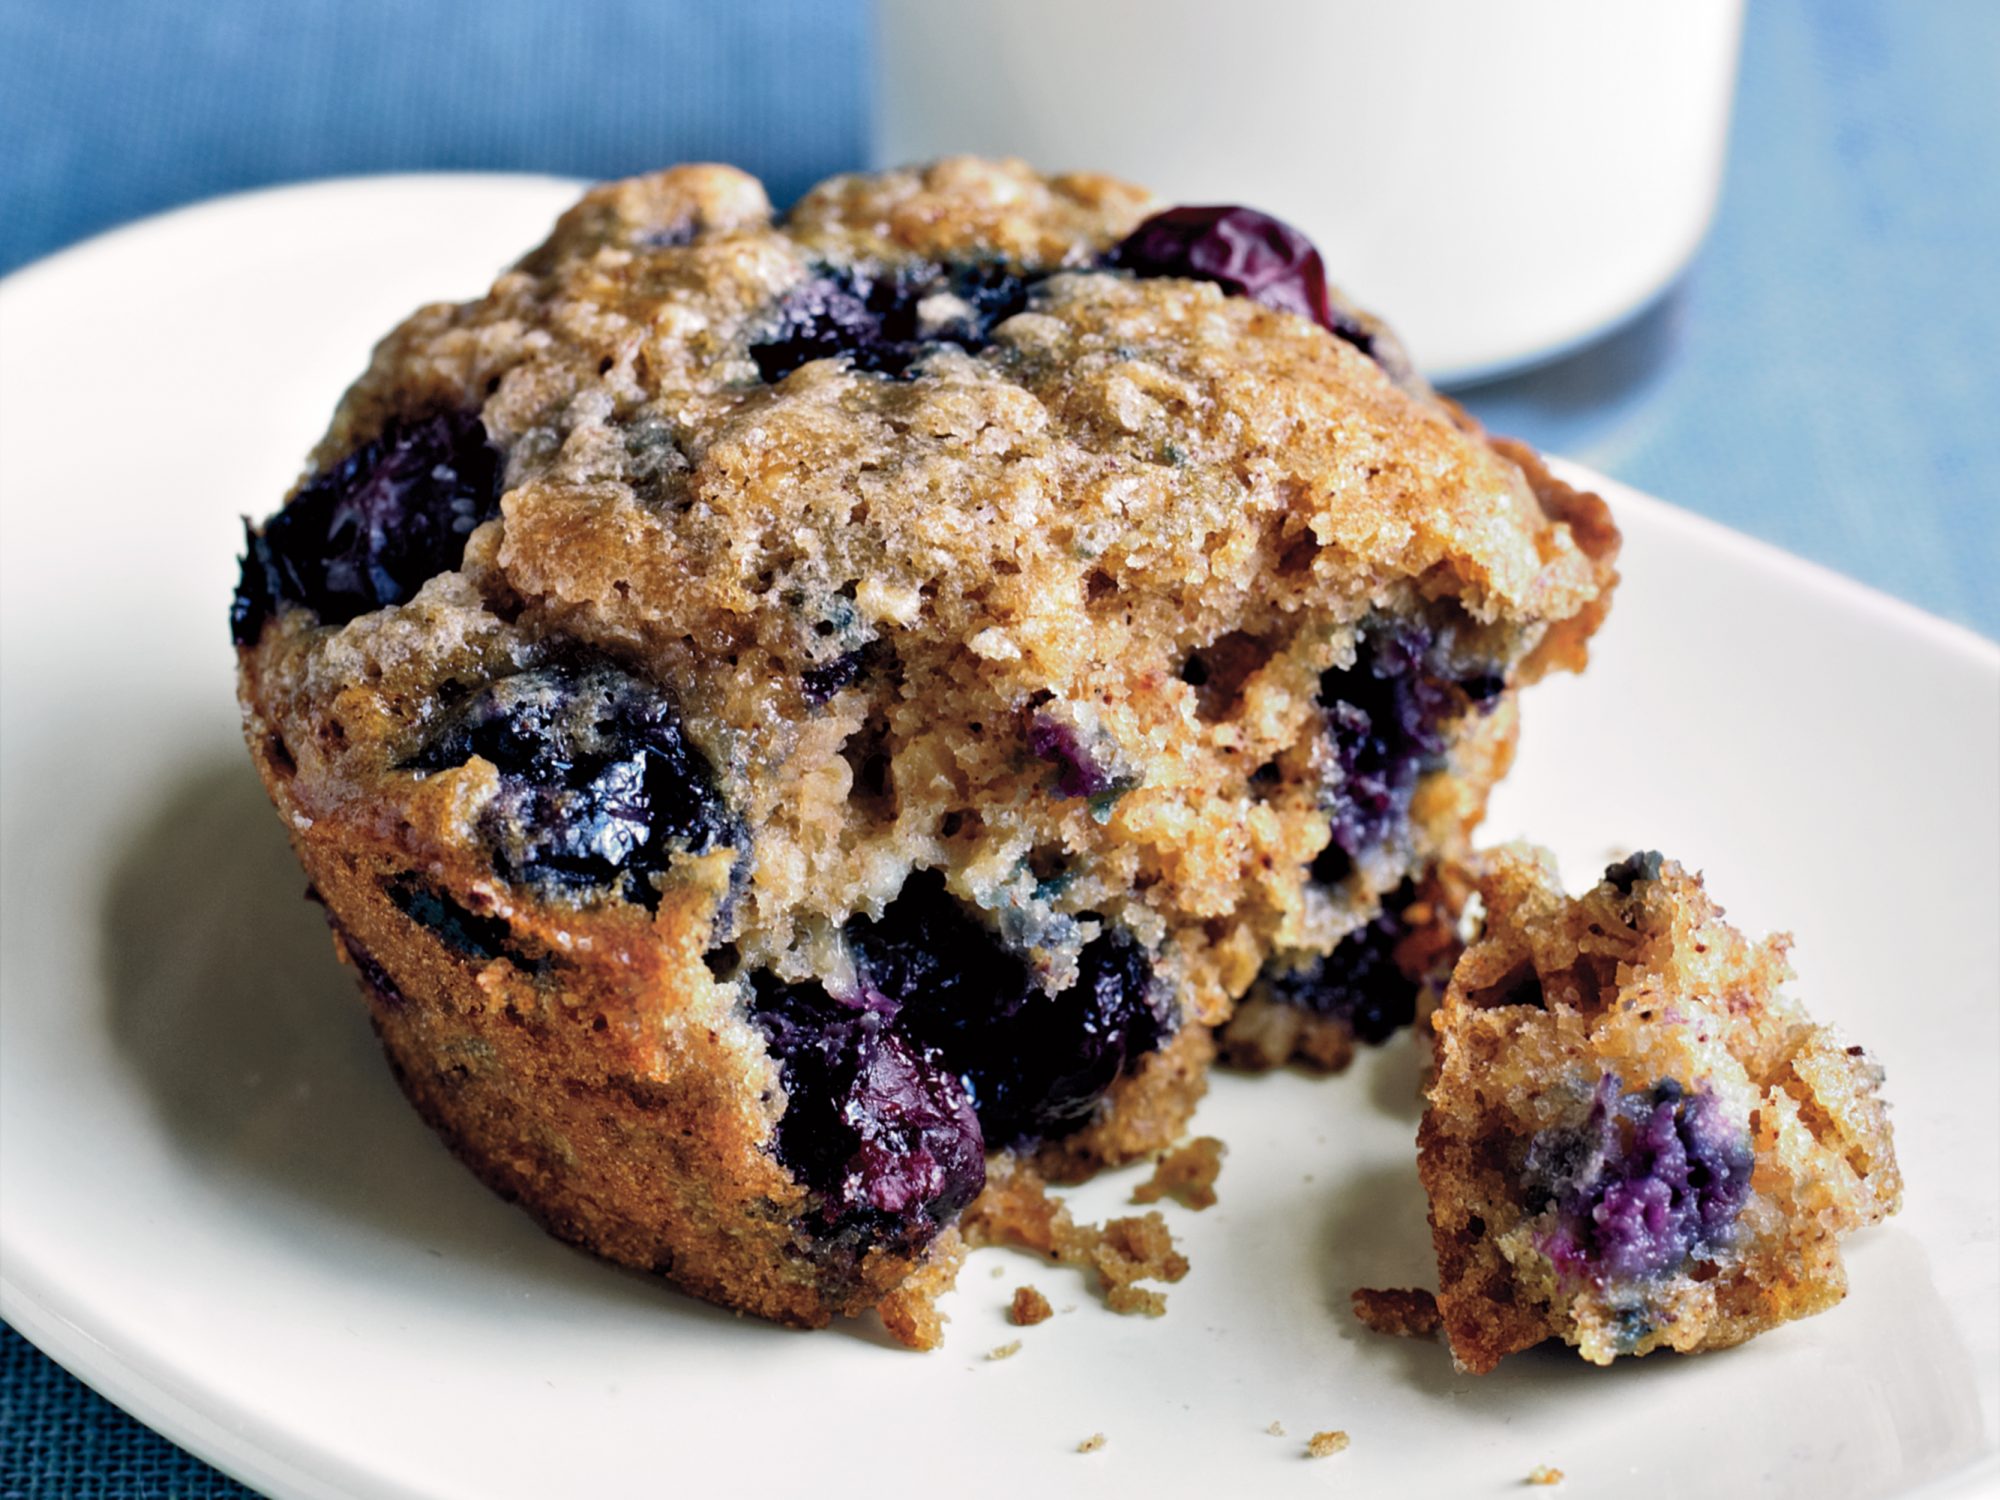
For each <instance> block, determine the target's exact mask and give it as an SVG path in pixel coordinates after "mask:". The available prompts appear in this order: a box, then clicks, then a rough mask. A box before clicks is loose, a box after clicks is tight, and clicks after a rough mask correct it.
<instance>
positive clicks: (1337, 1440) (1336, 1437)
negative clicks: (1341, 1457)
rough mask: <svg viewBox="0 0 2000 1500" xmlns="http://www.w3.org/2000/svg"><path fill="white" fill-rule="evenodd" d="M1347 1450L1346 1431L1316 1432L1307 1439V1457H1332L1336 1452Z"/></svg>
mask: <svg viewBox="0 0 2000 1500" xmlns="http://www.w3.org/2000/svg"><path fill="white" fill-rule="evenodd" d="M1346 1451H1347V1434H1346V1433H1344V1432H1339V1431H1334V1432H1315V1433H1314V1434H1313V1435H1312V1436H1311V1437H1309V1438H1307V1439H1306V1457H1308V1458H1331V1457H1333V1455H1334V1454H1336V1453H1344V1452H1346Z"/></svg>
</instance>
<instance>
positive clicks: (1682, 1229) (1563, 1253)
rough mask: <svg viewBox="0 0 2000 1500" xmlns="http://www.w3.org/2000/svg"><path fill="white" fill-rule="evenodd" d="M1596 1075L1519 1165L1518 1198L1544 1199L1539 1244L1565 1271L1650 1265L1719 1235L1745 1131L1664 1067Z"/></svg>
mask: <svg viewBox="0 0 2000 1500" xmlns="http://www.w3.org/2000/svg"><path fill="white" fill-rule="evenodd" d="M1621 1088H1622V1086H1621V1085H1620V1083H1619V1081H1618V1079H1617V1078H1616V1077H1615V1076H1610V1075H1607V1076H1606V1077H1604V1078H1603V1079H1602V1080H1600V1082H1599V1083H1598V1086H1597V1091H1596V1093H1595V1095H1594V1096H1593V1098H1592V1100H1591V1106H1590V1113H1589V1115H1588V1116H1587V1117H1586V1119H1585V1120H1584V1123H1583V1124H1582V1125H1580V1126H1571V1127H1563V1128H1558V1129H1553V1130H1545V1131H1543V1132H1541V1133H1540V1134H1539V1135H1537V1136H1536V1137H1535V1138H1534V1139H1533V1140H1532V1141H1531V1142H1530V1143H1529V1146H1528V1152H1527V1158H1526V1160H1525V1162H1524V1164H1523V1166H1522V1169H1521V1180H1522V1198H1523V1205H1524V1206H1525V1207H1526V1208H1527V1209H1528V1210H1529V1211H1530V1212H1542V1211H1544V1210H1546V1209H1547V1208H1549V1207H1550V1206H1551V1205H1553V1206H1554V1207H1555V1209H1556V1211H1557V1220H1556V1228H1555V1229H1554V1231H1553V1232H1552V1233H1551V1234H1550V1236H1549V1238H1548V1243H1547V1244H1546V1246H1545V1247H1544V1249H1545V1252H1546V1253H1547V1255H1548V1256H1549V1258H1550V1259H1551V1260H1553V1261H1554V1262H1555V1263H1556V1265H1557V1266H1558V1267H1559V1268H1560V1269H1561V1270H1562V1271H1563V1272H1564V1273H1565V1274H1566V1275H1570V1276H1577V1277H1580V1276H1591V1277H1593V1278H1596V1279H1598V1280H1605V1279H1610V1280H1617V1281H1628V1280H1632V1279H1635V1278H1641V1277H1646V1276H1654V1275H1658V1274H1660V1273H1662V1272H1667V1271H1672V1270H1674V1269H1676V1268H1678V1267H1679V1266H1681V1265H1683V1264H1684V1263H1685V1262H1686V1261H1687V1260H1688V1259H1689V1258H1690V1257H1692V1256H1704V1255H1708V1254H1710V1253H1712V1252H1713V1251H1714V1250H1715V1249H1716V1248H1717V1247H1719V1246H1720V1245H1721V1244H1723V1243H1724V1242H1725V1241H1726V1239H1727V1237H1728V1235H1729V1231H1730V1228H1731V1226H1732V1225H1733V1224H1734V1223H1735V1221H1736V1216H1737V1214H1738V1213H1740V1212H1741V1211H1742V1208H1743V1204H1744V1201H1745V1200H1746V1199H1747V1198H1748V1197H1749V1194H1750V1173H1751V1168H1752V1166H1753V1164H1754V1153H1753V1152H1752V1150H1751V1145H1750V1137H1749V1134H1748V1132H1747V1131H1745V1130H1744V1129H1743V1127H1742V1126H1740V1125H1738V1124H1736V1123H1734V1122H1732V1121H1731V1120H1730V1119H1729V1118H1728V1117H1727V1116H1726V1115H1725V1114H1724V1113H1723V1110H1722V1107H1721V1105H1720V1104H1719V1103H1718V1102H1717V1101H1716V1099H1715V1096H1714V1095H1712V1094H1706V1093H1695V1094H1690V1093H1689V1092H1687V1091H1686V1090H1685V1089H1684V1088H1682V1086H1681V1085H1680V1084H1679V1083H1677V1082H1675V1081H1674V1080H1672V1079H1667V1080H1665V1081H1663V1082H1661V1083H1660V1084H1659V1085H1658V1086H1656V1087H1654V1088H1652V1089H1648V1090H1637V1091H1633V1092H1621Z"/></svg>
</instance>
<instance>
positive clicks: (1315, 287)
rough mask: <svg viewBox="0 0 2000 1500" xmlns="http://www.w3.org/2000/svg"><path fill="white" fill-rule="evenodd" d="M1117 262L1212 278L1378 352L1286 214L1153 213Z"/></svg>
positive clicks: (1222, 210)
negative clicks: (1336, 297) (1330, 291)
mask: <svg viewBox="0 0 2000 1500" xmlns="http://www.w3.org/2000/svg"><path fill="white" fill-rule="evenodd" d="M1106 259H1107V260H1108V262H1109V263H1110V264H1111V265H1114V266H1117V267H1118V268H1120V269H1121V270H1126V271H1130V272H1132V273H1133V274H1134V275H1137V276H1185V277H1187V278H1189V279H1190V280H1194V281H1212V282H1214V283H1215V284H1216V285H1217V286H1219V287H1221V288H1222V289H1223V290H1224V291H1225V292H1231V293H1233V294H1235V295H1236V296H1239V297H1249V298H1251V299H1252V300H1253V301H1257V302H1261V303H1263V304H1264V305H1265V306H1266V307H1275V308H1277V309H1278V310H1279V311H1280V312H1289V313H1297V314H1298V315H1299V316H1300V317H1302V318H1311V319H1312V320H1313V321H1314V322H1315V323H1317V324H1319V325H1320V327H1322V328H1324V329H1326V331H1327V332H1329V333H1331V334H1333V335H1334V336H1335V337H1336V338H1341V339H1345V340H1346V341H1347V342H1348V343H1350V344H1352V345H1354V347H1355V348H1357V349H1359V350H1360V351H1361V352H1362V353H1363V354H1367V355H1370V356H1372V355H1373V354H1374V352H1375V347H1374V340H1373V339H1372V338H1371V337H1370V336H1369V334H1368V331H1367V330H1366V329H1364V328H1363V327H1362V326H1361V325H1360V324H1359V323H1358V322H1356V321H1355V320H1354V319H1353V318H1351V317H1349V316H1347V314H1346V313H1344V312H1343V311H1342V310H1341V309H1339V308H1338V307H1336V306H1335V305H1334V303H1333V300H1332V299H1331V298H1330V297H1329V296H1328V295H1327V290H1326V265H1325V263H1324V262H1323V261H1322V260H1321V259H1320V256H1319V251H1318V250H1317V249H1316V248H1315V247H1314V245H1313V242H1312V241H1311V240H1309V239H1307V238H1306V237H1305V236H1304V235H1303V234H1301V233H1300V232H1299V231H1298V230H1296V229H1294V228H1293V227H1292V226H1291V225H1289V224H1287V223H1286V222H1285V221H1284V220H1282V219H1277V218H1273V217H1272V216H1271V215H1270V214H1267V213H1260V212H1259V211H1258V210H1256V209H1254V208H1244V207H1242V206H1240V205H1238V204H1226V203H1225V204H1210V205H1183V206H1182V207H1179V208H1170V209H1167V210H1166V211H1165V212H1163V213H1157V214H1154V215H1153V217H1152V218H1150V219H1148V220H1146V221H1145V223H1143V224H1141V225H1140V226H1139V227H1138V228H1137V229H1135V230H1133V231H1132V233H1131V234H1129V235H1127V236H1126V237H1125V239H1124V240H1122V241H1120V242H1119V244H1118V245H1117V246H1116V247H1115V248H1113V249H1112V251H1111V253H1110V255H1109V256H1108V257H1106Z"/></svg>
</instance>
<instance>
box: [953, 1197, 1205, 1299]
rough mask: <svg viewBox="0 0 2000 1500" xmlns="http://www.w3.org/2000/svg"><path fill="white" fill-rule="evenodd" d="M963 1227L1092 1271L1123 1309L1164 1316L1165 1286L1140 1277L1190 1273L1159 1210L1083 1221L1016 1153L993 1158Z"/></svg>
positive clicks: (982, 1240)
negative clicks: (1155, 1285)
mask: <svg viewBox="0 0 2000 1500" xmlns="http://www.w3.org/2000/svg"><path fill="white" fill-rule="evenodd" d="M961 1232H962V1233H963V1234H964V1235H965V1236H966V1238H967V1239H968V1241H969V1242H970V1243H972V1244H976V1245H1013V1246H1016V1247H1017V1248H1020V1249H1025V1250H1032V1251H1034V1252H1036V1253H1037V1254H1040V1255H1045V1256H1047V1257H1048V1258H1049V1259H1050V1260H1051V1261H1054V1262H1055V1263H1056V1264H1058V1265H1065V1266H1075V1267H1077V1268H1078V1269H1080V1270H1085V1271H1095V1272H1096V1273H1097V1280H1098V1283H1099V1285H1100V1286H1101V1288H1102V1290H1103V1295H1104V1305H1105V1306H1106V1307H1108V1308H1110V1309H1111V1310H1112V1311H1113V1312H1118V1313H1142V1314H1144V1315H1145V1316H1147V1317H1154V1318H1156V1317H1159V1316H1160V1315H1161V1314H1162V1313H1164V1312H1165V1311H1166V1310H1167V1299H1166V1296H1165V1294H1164V1293H1162V1292H1159V1291H1156V1290H1154V1289H1153V1288H1151V1287H1142V1286H1139V1285H1137V1283H1139V1282H1141V1281H1167V1282H1174V1281H1179V1280H1180V1279H1181V1278H1182V1277H1184V1276H1186V1275H1187V1273H1188V1261H1187V1257H1186V1256H1184V1255H1182V1254H1181V1253H1180V1251H1179V1250H1178V1249H1176V1248H1175V1245H1174V1238H1173V1234H1172V1232H1171V1231H1170V1230H1169V1229H1168V1228H1167V1221H1166V1220H1165V1219H1163V1218H1162V1217H1161V1216H1160V1214H1159V1212H1158V1211H1157V1210H1155V1211H1153V1212H1151V1213H1146V1214H1135V1215H1130V1216H1127V1217H1124V1218H1118V1219H1107V1220H1105V1222H1104V1223H1103V1224H1101V1225H1100V1224H1078V1223H1077V1222H1076V1221H1075V1220H1074V1219H1073V1218H1071V1217H1070V1212H1069V1209H1068V1207H1067V1206H1066V1205H1065V1204H1064V1203H1063V1201H1062V1200H1061V1199H1060V1198H1057V1197H1054V1196H1052V1195H1051V1194H1050V1193H1049V1191H1048V1185H1047V1184H1046V1183H1044V1182H1043V1181H1042V1178H1041V1175H1040V1174H1039V1173H1037V1172H1036V1171H1035V1169H1034V1168H1033V1167H1031V1166H1029V1165H1027V1164H1026V1163H1025V1162H1021V1161H1018V1160H1011V1159H1002V1160H999V1161H996V1162H995V1163H994V1164H993V1166H992V1169H991V1171H990V1173H989V1174H988V1178H987V1183H986V1191H985V1192H983V1193H982V1194H980V1196H979V1198H978V1200H977V1201H976V1202H974V1203H973V1205H972V1207H971V1208H969V1209H967V1210H966V1215H965V1221H964V1223H963V1224H962V1225H961Z"/></svg>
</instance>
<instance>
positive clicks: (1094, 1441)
mask: <svg viewBox="0 0 2000 1500" xmlns="http://www.w3.org/2000/svg"><path fill="white" fill-rule="evenodd" d="M1103 1446H1104V1434H1103V1433H1101V1432H1093V1433H1092V1434H1091V1435H1090V1436H1089V1437H1087V1438H1085V1439H1084V1440H1083V1441H1082V1442H1080V1443H1078V1444H1077V1445H1076V1451H1077V1452H1079V1453H1095V1452H1096V1451H1097V1450H1098V1449H1099V1448H1102V1447H1103Z"/></svg>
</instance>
